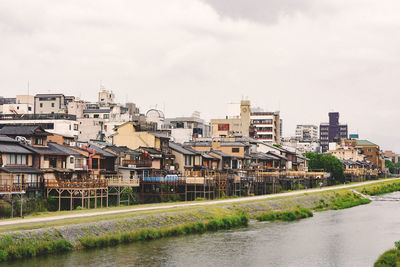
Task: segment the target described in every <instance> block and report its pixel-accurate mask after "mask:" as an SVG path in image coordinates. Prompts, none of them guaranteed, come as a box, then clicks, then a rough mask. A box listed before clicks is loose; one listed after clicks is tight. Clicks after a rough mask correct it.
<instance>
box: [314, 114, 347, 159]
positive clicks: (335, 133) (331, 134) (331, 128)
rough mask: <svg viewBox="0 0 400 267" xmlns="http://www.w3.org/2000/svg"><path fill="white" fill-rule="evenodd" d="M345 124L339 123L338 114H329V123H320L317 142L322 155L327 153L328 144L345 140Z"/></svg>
mask: <svg viewBox="0 0 400 267" xmlns="http://www.w3.org/2000/svg"><path fill="white" fill-rule="evenodd" d="M347 135H348V127H347V124H340V123H339V112H330V113H329V123H321V125H320V127H319V140H320V143H321V150H322V153H324V152H327V151H328V149H329V143H331V142H336V143H337V142H340V140H341V139H347Z"/></svg>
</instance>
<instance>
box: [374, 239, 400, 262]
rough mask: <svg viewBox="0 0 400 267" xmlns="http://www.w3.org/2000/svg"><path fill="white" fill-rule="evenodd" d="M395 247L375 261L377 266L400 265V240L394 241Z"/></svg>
mask: <svg viewBox="0 0 400 267" xmlns="http://www.w3.org/2000/svg"><path fill="white" fill-rule="evenodd" d="M394 244H395V247H396V248H394V249H390V250H388V251H386V252H385V253H383V254H382V255H381V256H380V257H379V258H378V260H377V261H376V262H375V264H374V266H375V267H396V266H400V241H397V242H395V243H394Z"/></svg>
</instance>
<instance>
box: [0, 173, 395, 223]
mask: <svg viewBox="0 0 400 267" xmlns="http://www.w3.org/2000/svg"><path fill="white" fill-rule="evenodd" d="M398 179H400V178H396V179H393V178H391V179H382V180H375V181H368V182H363V183H358V184H351V185H340V186H330V187H324V188H321V189H319V188H318V189H316V188H313V189H305V190H297V191H293V192H287V193H279V194H271V195H262V196H253V197H241V198H234V199H224V200H212V201H204V202H195V203H190V202H189V203H179V204H171V205H162V206H152V207H141V208H140V207H138V208H127V209H123V210H110V211H97V212H96V211H93V212H92V211H88V212H87V213H80V214H70V215H58V216H49V217H38V218H28V219H14V220H6V221H2V222H1V221H0V227H1V226H7V225H15V224H23V223H36V222H48V221H55V220H63V219H75V218H84V217H92V216H100V215H111V214H121V213H129V212H137V211H150V210H160V211H162V210H165V209H173V208H184V207H193V206H209V205H216V204H229V203H235V202H246V201H254V200H263V199H269V198H276V197H286V196H296V195H301V194H304V193H315V192H324V191H331V190H337V189H345V188H353V187H358V186H363V185H369V184H375V183H381V182H385V181H390V180H398Z"/></svg>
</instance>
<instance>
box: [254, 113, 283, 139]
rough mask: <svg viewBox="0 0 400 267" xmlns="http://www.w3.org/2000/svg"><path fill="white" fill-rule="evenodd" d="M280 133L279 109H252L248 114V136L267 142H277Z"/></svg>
mask: <svg viewBox="0 0 400 267" xmlns="http://www.w3.org/2000/svg"><path fill="white" fill-rule="evenodd" d="M281 133H282V130H281V119H280V113H279V111H275V112H265V111H260V110H256V111H254V110H252V112H251V114H250V137H252V138H254V139H258V140H262V141H266V142H268V143H273V144H279V143H280V141H281Z"/></svg>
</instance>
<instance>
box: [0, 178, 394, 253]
mask: <svg viewBox="0 0 400 267" xmlns="http://www.w3.org/2000/svg"><path fill="white" fill-rule="evenodd" d="M388 183H396V184H397V183H400V181H390V182H381V183H380V184H381V185H382V187H383V186H386V185H387V184H388ZM369 186H370V185H365V186H361V187H360V188H359V189H358V190H362V189H363V188H365V189H366V190H367V189H368V188H369ZM374 186H375V185H374ZM367 203H369V202H368V200H366V199H363V198H361V197H360V196H359V195H356V194H354V193H353V192H351V191H349V190H347V189H337V190H333V191H323V192H315V193H303V194H301V195H297V196H287V197H280V198H279V197H278V198H274V199H262V200H252V201H247V202H239V201H237V202H233V203H227V202H222V201H221V203H220V204H216V205H203V206H201V205H198V206H189V207H182V208H179V209H178V208H176V209H166V210H161V211H160V210H153V211H145V212H142V213H132V214H123V215H124V217H122V216H121V214H119V215H120V217H118V216H116V215H114V216H115V218H107V219H103V220H100V221H96V222H86V223H75V224H72V223H70V222H65V221H64V224H67V225H55V226H51V227H45V228H39V229H30V230H19V231H12V232H7V233H3V234H2V240H8V241H7V242H4V243H3V241H2V242H1V244H2V245H1V246H2V247H1V249H2V250H3V251H6V252H7V253H8V251H10V252H11V253H10V254H7V255H6V256H4V255H3V258H4V259H5V260H7V259H13V258H23V257H31V256H36V255H42V254H46V253H52V252H54V251H66V250H71V249H85V248H91V247H104V246H113V245H116V244H119V243H126V242H134V241H140V240H151V239H155V238H162V237H167V236H173V235H182V234H191V233H202V232H203V231H206V230H207V229H208V230H210V229H213V231H215V230H218V229H230V228H232V227H238V226H240V227H243V226H245V224H240V223H239V224H237V223H234V222H239V221H241V220H237V219H234V218H237V216H245V217H246V218H247V219H257V217H260V216H262V215H265V214H268V213H271V212H279V213H280V212H293V211H295V210H298V209H300V208H301V209H304V208H306V209H310V210H314V211H321V210H328V209H343V208H348V207H351V206H355V205H361V204H367ZM245 217H241V218H245ZM300 217H301V216H300ZM232 220H233V221H232ZM244 221H245V220H244V219H243V221H242V222H244ZM207 225H210V226H208V227H207ZM211 225H214V226H216V227H214V228H213V227H211ZM24 227H25V226H24ZM10 240H11V242H10ZM52 242H55V243H52ZM57 244H58V245H57ZM60 244H63V245H60ZM36 247H40V248H43V247H44V248H45V249H40V250H38V249H36ZM9 255H10V256H9Z"/></svg>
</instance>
